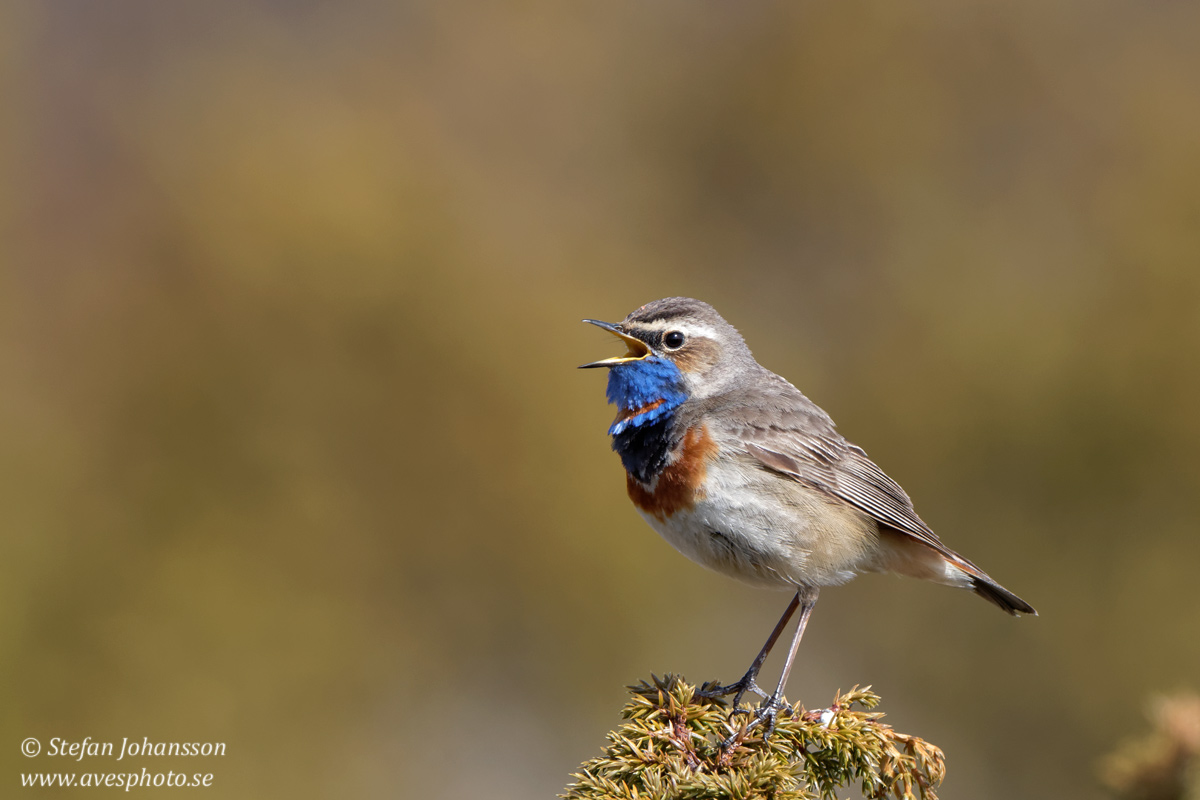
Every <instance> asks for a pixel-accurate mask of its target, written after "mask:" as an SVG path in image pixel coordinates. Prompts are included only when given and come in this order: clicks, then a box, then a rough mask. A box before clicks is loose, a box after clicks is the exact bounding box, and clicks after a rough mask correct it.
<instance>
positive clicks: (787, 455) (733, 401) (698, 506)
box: [580, 297, 1037, 732]
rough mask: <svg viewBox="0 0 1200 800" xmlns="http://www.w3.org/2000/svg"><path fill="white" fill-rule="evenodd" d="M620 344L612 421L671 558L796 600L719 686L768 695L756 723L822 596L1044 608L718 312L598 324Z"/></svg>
mask: <svg viewBox="0 0 1200 800" xmlns="http://www.w3.org/2000/svg"><path fill="white" fill-rule="evenodd" d="M584 322H588V323H591V324H592V325H597V326H599V327H601V328H603V329H605V330H606V331H608V332H610V333H612V334H614V335H615V336H617V337H618V338H619V339H621V340H622V341H623V342H624V343H625V345H626V348H627V352H626V353H625V354H624V355H620V356H616V357H614V358H606V359H604V360H602V361H595V362H592V363H590V364H584V365H583V366H582V367H580V368H581V369H586V368H595V367H605V368H607V369H608V371H609V372H608V401H609V402H610V403H612V404H614V405H616V407H617V416H616V419H615V420H614V421H613V423H612V426H611V427H610V428H609V431H608V432H609V434H610V435H611V437H612V447H613V450H615V451H616V452H617V454H618V455H619V456H620V457H621V463H622V465H623V466H624V467H625V473H626V488H627V490H628V493H629V498H630V499H631V500H632V501H633V504H634V505H635V506H636V507H637V510H638V512H639V513H640V514H641V515H642V517H643V518H644V519H645V520H646V522H648V523H649V524H650V527H652V528H654V530H656V531H658V533H659V534H661V535H662V537H663V538H664V539H666V540H667V541H668V542H670V543H671V545H673V546H674V547H675V549H677V550H679V552H681V553H683V554H684V555H685V556H687V557H688V558H690V559H691V560H693V561H695V562H697V563H698V564H701V565H703V566H705V567H709V568H710V569H714V570H716V571H718V572H722V573H724V574H726V575H730V576H732V577H734V578H738V579H740V580H742V581H745V582H747V583H750V584H754V585H757V586H764V587H774V588H786V589H789V590H791V591H793V592H794V593H795V594H794V597H793V598H792V600H791V602H790V603H789V604H788V607H787V609H786V610H785V611H784V613H783V616H782V617H781V618H780V619H779V622H778V624H776V626H775V629H774V630H773V631H772V632H771V635H770V637H769V638H768V639H767V642H766V644H765V645H764V646H763V648H762V650H761V651H760V652H759V654H758V656H757V657H756V658H755V659H754V661H753V663H752V664H751V665H750V668H749V669H748V670H747V671H746V674H745V675H744V676H743V677H742V678H741V679H740V680H738V681H737V682H735V683H732V684H729V685H728V686H719V687H714V688H711V689H709V690H708V692H709V694H711V695H713V696H723V695H728V694H733V695H735V697H734V703H733V705H734V708H735V710H736V709H738V708H739V706H740V704H741V701H742V698H743V697H744V696H745V694H746V693H747V692H751V693H753V694H756V695H758V696H760V697H762V698H763V702H762V703H761V704H760V705H759V706H758V708H757V709H756V710H755V711H754V719H753V720H752V721H751V723H750V725H751V726H753V725H757V724H761V723H762V722H764V721H766V722H767V724H768V728H767V730H768V732H769V731H770V730H771V729H773V728H774V725H775V719H776V715H777V714H778V711H779V709H780V708H781V707H782V697H783V690H784V686H785V684H786V683H787V679H788V674H789V673H790V672H791V668H792V663H793V661H794V660H795V657H796V648H797V646H798V645H799V644H800V639H801V637H802V636H803V635H804V628H805V626H806V624H807V623H808V618H809V615H810V614H811V613H812V610H813V606H814V605H815V604H816V601H817V594H818V592H819V591H820V589H821V587H824V586H836V585H838V584H841V583H845V582H846V581H848V580H850V579H851V578H853V577H854V576H855V575H857V574H859V573H863V572H892V573H897V574H900V575H907V576H910V577H914V578H921V579H924V580H929V581H935V582H937V583H944V584H948V585H950V586H957V587H960V588H963V589H970V590H971V591H973V592H975V594H978V595H979V596H980V597H983V598H984V599H986V600H988V601H990V602H992V603H994V604H995V605H997V606H999V607H1000V608H1001V609H1003V610H1004V611H1007V612H1008V613H1010V614H1013V615H1016V614H1018V613H1021V614H1037V612H1036V611H1034V609H1033V606H1031V605H1029V604H1028V603H1026V602H1025V601H1024V600H1022V599H1021V598H1019V597H1017V596H1016V595H1015V594H1013V593H1012V592H1010V591H1008V590H1007V589H1005V588H1004V587H1003V586H1001V585H1000V584H998V583H996V581H994V580H992V579H991V578H990V577H989V576H988V575H987V573H985V572H984V571H983V570H981V569H980V568H979V567H977V566H975V565H974V564H973V563H971V562H970V561H969V560H967V559H966V558H964V557H963V556H961V555H959V554H958V553H956V552H954V551H953V550H951V549H950V548H949V547H947V546H946V545H945V544H943V543H942V540H941V539H939V538H938V537H937V535H936V534H935V533H934V532H933V531H932V530H930V529H929V526H928V525H926V524H925V523H924V522H923V521H922V520H921V518H920V517H919V516H917V512H916V511H914V510H913V504H912V501H911V500H909V497H908V495H907V494H906V493H905V492H904V490H903V489H901V488H900V485H899V484H897V483H896V482H895V481H893V480H892V479H891V478H889V477H888V476H887V475H885V474H884V473H883V471H882V470H881V469H879V467H877V466H875V463H874V462H872V461H871V459H869V458H868V457H867V454H866V453H865V452H863V450H862V449H860V448H858V447H856V446H855V445H853V444H850V443H849V442H847V441H846V440H845V439H844V438H842V436H841V434H839V433H838V432H837V429H836V428H835V426H834V424H833V420H831V419H830V418H829V415H828V414H826V413H825V412H824V411H822V410H821V409H820V408H819V407H817V405H816V404H814V403H813V402H812V401H811V400H809V399H808V398H807V397H805V396H804V395H803V394H801V393H800V391H799V390H798V389H796V387H794V386H792V385H791V384H790V383H788V382H787V381H786V380H784V379H783V378H781V377H779V376H778V375H776V374H775V373H773V372H771V371H769V370H767V369H766V368H764V367H762V366H760V365H759V363H758V362H757V361H755V360H754V357H753V356H752V355H751V354H750V349H749V348H748V347H747V346H746V342H745V341H744V340H743V339H742V336H741V334H740V333H738V331H737V329H736V328H734V327H733V326H732V325H730V324H729V323H728V322H726V321H725V320H724V319H723V318H722V317H721V315H720V314H718V313H717V312H716V310H715V309H713V307H712V306H710V305H708V304H707V303H704V302H701V301H699V300H693V299H691V298H687V297H668V298H666V299H663V300H656V301H655V302H653V303H648V304H647V305H644V306H642V307H641V308H639V309H637V310H636V311H634V312H633V313H631V314H630V315H629V316H627V317H626V318H625V319H624V320H622V321H621V322H618V323H610V322H600V321H598V320H593V319H587V320H584ZM797 608H799V609H800V618H799V623H798V624H797V627H796V632H795V634H794V636H793V638H792V644H791V648H790V649H789V651H788V655H787V659H786V661H785V663H784V667H783V672H782V675H781V677H780V679H779V684H778V686H776V688H775V691H774V692H773V693H772V694H770V695H768V694H767V693H766V692H765V691H763V690H762V689H761V688H759V686H758V684H757V683H756V682H755V681H756V678H757V677H758V673H759V670H760V669H761V668H762V665H763V662H764V661H765V660H766V658H767V655H768V654H769V653H770V651H771V648H772V647H773V646H774V644H775V642H776V640H777V639H778V638H779V636H780V635H781V633H782V632H783V630H784V628H785V627H786V626H787V624H788V621H789V620H790V619H791V617H792V615H793V614H794V613H795V611H796V609H797Z"/></svg>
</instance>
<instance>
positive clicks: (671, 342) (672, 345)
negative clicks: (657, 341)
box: [663, 331, 684, 350]
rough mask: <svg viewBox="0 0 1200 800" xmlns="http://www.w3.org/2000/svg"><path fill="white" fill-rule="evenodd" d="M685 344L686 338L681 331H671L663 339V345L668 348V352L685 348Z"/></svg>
mask: <svg viewBox="0 0 1200 800" xmlns="http://www.w3.org/2000/svg"><path fill="white" fill-rule="evenodd" d="M683 342H684V336H683V334H682V333H680V332H679V331H671V332H670V333H668V334H667V335H666V336H664V337H663V344H665V345H666V346H667V349H668V350H678V349H679V348H681V347H683Z"/></svg>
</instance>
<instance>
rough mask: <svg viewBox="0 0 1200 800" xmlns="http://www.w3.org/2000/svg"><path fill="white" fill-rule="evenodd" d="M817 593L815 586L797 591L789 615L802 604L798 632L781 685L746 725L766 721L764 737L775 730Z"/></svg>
mask: <svg viewBox="0 0 1200 800" xmlns="http://www.w3.org/2000/svg"><path fill="white" fill-rule="evenodd" d="M817 594H818V590H817V588H816V587H815V586H814V587H808V586H804V587H801V588H800V589H799V590H798V591H797V592H796V597H795V599H793V600H792V605H791V606H790V607H789V609H788V616H791V612H792V609H793V608H795V604H796V603H799V604H800V622H798V623H797V624H796V633H795V635H793V636H792V646H791V648H790V649H789V650H788V654H787V660H786V661H784V662H783V674H782V675H780V676H779V685H778V686H776V687H775V693H774V694H772V695H771V696H770V697H767V698H766V699H764V700H763V703H762V705H760V706H759V707H758V708H757V709H755V711H754V719H752V720H750V724H749V725H747V726H746V730H747V731H748V730H750V729H751V728H753V727H755V726H756V725H761V724H762V723H763V722H764V721H765V722H766V723H767V730H766V732H765V733H764V734H763V738H764V739H768V738H770V736H771V734H772V733H774V732H775V719H776V717H777V716H778V715H779V710H780V709H781V708H783V687H784V686H785V685H787V679H788V675H789V674H791V672H792V664H793V663H794V662H795V660H796V650H797V649H799V647H800V639H801V638H803V637H804V629H805V627H807V626H808V618H809V616H810V615H811V614H812V610H813V606H815V605H816V604H817ZM755 688H757V687H755Z"/></svg>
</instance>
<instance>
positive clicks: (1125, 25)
mask: <svg viewBox="0 0 1200 800" xmlns="http://www.w3.org/2000/svg"><path fill="white" fill-rule="evenodd" d="M1197 30H1200V6H1197V5H1196V4H1193V3H1173V2H1164V3H1144V4H1131V3H1123V2H1115V0H1089V1H1088V2H1083V0H1079V1H1078V2H1045V0H1015V1H1014V0H990V1H988V2H978V3H973V2H921V3H893V2H858V1H857V0H848V1H847V0H839V1H838V2H803V3H795V2H779V3H753V2H752V3H713V2H705V3H696V2H682V0H677V1H674V2H660V3H625V2H580V3H557V2H520V3H511V4H505V5H501V4H492V3H485V4H478V5H476V4H448V3H433V2H425V3H373V2H356V3H341V4H332V3H316V2H269V0H254V1H253V2H246V1H245V0H239V2H234V1H233V0H209V2H204V3H160V2H152V1H151V0H142V1H141V2H115V3H85V2H65V1H64V2H53V3H7V4H4V5H3V6H0V268H2V272H0V375H2V378H0V384H2V388H0V509H2V510H3V516H2V520H3V522H2V527H3V533H2V535H0V687H2V691H3V696H2V697H0V787H7V788H0V793H2V794H4V795H5V796H24V795H23V794H22V790H21V789H20V788H19V780H18V775H19V773H20V772H21V771H24V770H42V771H52V770H74V769H80V770H87V771H109V770H116V769H118V768H122V769H123V768H124V767H125V766H126V765H125V764H122V765H116V764H113V763H112V762H110V761H106V760H103V759H91V760H87V761H84V762H83V763H82V764H78V765H76V764H74V763H71V762H62V761H61V760H60V763H57V764H56V763H55V760H54V759H50V758H47V757H45V756H43V757H40V758H37V759H25V758H23V757H21V756H20V754H19V744H20V742H21V740H22V739H24V738H26V737H29V736H36V737H38V738H40V739H42V740H43V744H45V743H46V742H48V741H49V739H50V738H51V737H54V736H58V737H63V738H67V739H72V740H81V739H83V738H84V737H85V736H91V737H92V738H93V739H100V740H117V741H119V740H120V739H121V738H122V737H125V736H128V737H130V738H135V739H138V740H140V739H141V737H143V736H145V737H149V738H150V739H152V740H168V741H170V740H182V741H224V742H226V743H227V748H228V755H227V756H226V757H225V758H224V759H221V760H208V761H204V762H202V761H201V760H199V759H193V760H170V761H169V760H159V761H153V760H140V761H138V762H137V763H135V764H133V765H132V766H134V767H136V768H139V769H140V767H142V766H146V767H148V768H149V769H150V770H151V771H155V770H157V769H163V770H165V769H167V768H171V769H175V770H183V771H185V772H189V773H190V772H193V771H206V772H207V771H211V772H213V773H214V775H215V779H214V787H213V788H211V789H208V790H206V791H205V792H203V794H204V796H206V797H208V796H211V797H229V798H260V797H289V798H293V797H294V798H309V797H312V798H325V797H330V798H332V797H337V798H342V797H354V798H357V797H364V798H366V797H372V798H373V797H422V798H460V797H487V798H492V799H498V800H505V799H506V798H530V797H548V796H551V795H553V794H554V793H555V792H557V791H559V790H560V789H561V788H562V787H563V786H564V785H565V783H566V782H567V780H568V778H567V776H568V773H569V772H570V771H572V770H573V769H575V768H576V767H577V765H578V764H579V762H580V761H581V760H583V759H584V758H585V757H588V756H590V755H593V754H595V753H596V752H597V751H598V749H599V748H600V746H601V744H602V742H603V735H604V733H605V731H607V730H608V729H609V728H610V727H612V726H614V725H615V724H616V723H617V721H618V717H617V714H618V709H619V707H620V705H621V704H622V703H623V701H624V697H625V693H624V689H623V688H622V687H623V686H624V685H625V684H626V683H630V682H633V681H636V680H637V679H639V678H642V677H647V676H648V675H649V674H650V672H652V671H654V672H658V673H662V672H667V671H675V672H682V673H683V674H685V675H686V676H688V677H689V678H691V679H693V680H704V679H709V678H723V679H726V680H729V679H732V678H735V677H736V676H738V675H740V674H741V672H742V670H744V668H745V667H746V665H747V664H748V662H749V660H750V658H751V657H752V656H753V654H754V653H755V651H756V650H757V648H758V646H759V645H760V644H761V642H762V640H763V638H765V636H766V634H767V632H768V631H769V630H770V628H771V625H772V624H773V623H774V621H775V619H776V616H777V615H778V613H779V612H780V611H781V610H782V607H783V605H784V604H785V603H786V601H787V597H786V596H785V595H783V594H774V593H771V592H765V591H760V590H755V589H750V588H745V587H742V586H740V585H737V584H735V583H734V582H732V581H730V580H728V579H726V578H724V577H721V576H718V575H714V574H711V573H708V572H706V571H705V570H703V569H701V568H699V567H696V566H694V565H693V564H691V563H689V562H687V561H686V560H685V559H684V558H683V557H682V556H680V555H678V554H677V553H675V552H674V551H672V550H671V549H670V547H669V546H667V545H666V544H665V543H664V542H662V541H661V540H660V539H659V538H658V537H657V536H656V535H654V534H653V532H652V531H650V529H649V528H648V527H646V526H645V525H644V523H642V522H641V521H640V519H639V518H638V517H637V515H636V513H635V512H634V510H633V508H632V507H631V506H630V504H629V503H628V501H627V499H626V498H625V493H624V477H623V475H622V473H621V469H620V465H619V462H618V460H617V458H616V457H615V456H614V455H613V454H612V453H610V452H609V448H608V440H607V437H606V436H605V430H606V427H607V424H608V422H609V420H610V419H611V415H612V410H611V409H610V408H608V407H606V405H605V402H604V391H603V383H604V376H603V375H601V374H598V373H596V372H577V371H575V369H574V367H575V366H576V365H577V364H580V363H583V362H585V361H591V360H594V359H596V358H601V357H604V356H608V355H613V354H614V353H615V352H616V351H615V350H614V345H615V344H616V343H615V342H614V341H613V340H611V337H608V336H607V335H605V334H603V333H602V332H600V331H598V330H596V329H594V328H591V327H589V326H585V325H581V324H580V323H579V320H580V318H582V317H595V318H600V319H619V318H621V317H623V316H624V315H625V314H626V313H627V312H628V311H630V310H631V309H633V308H635V307H636V306H638V305H640V304H642V303H645V302H648V301H650V300H653V299H655V298H658V297H662V296H666V295H672V294H685V295H691V296H696V297H699V298H702V299H705V300H707V301H709V302H711V303H713V304H714V305H715V306H716V307H717V308H718V309H719V310H720V311H721V312H722V313H723V314H724V315H725V316H726V317H727V318H728V319H729V320H730V321H731V322H733V323H734V324H735V325H737V326H738V327H739V328H740V329H741V330H742V331H743V333H744V334H745V336H746V338H747V340H748V341H749V343H750V345H751V347H752V348H753V349H754V352H755V354H756V356H757V357H758V358H759V360H760V361H761V362H762V363H764V364H765V365H766V366H768V367H769V368H771V369H773V370H775V371H777V372H779V373H781V374H783V375H784V376H785V377H787V378H789V379H790V380H791V381H792V382H793V383H795V384H796V385H797V386H799V387H800V388H801V389H802V390H803V391H804V392H805V393H806V394H808V395H809V396H810V397H811V398H812V399H814V400H815V401H816V402H818V403H819V404H821V405H822V406H823V407H824V408H825V409H826V410H828V411H829V412H830V413H831V414H832V415H833V417H834V418H835V419H836V420H837V421H838V423H839V425H840V427H841V430H842V432H843V433H845V434H846V435H847V437H848V438H850V439H851V440H852V441H854V442H857V443H859V444H861V445H862V446H863V447H865V449H866V450H867V451H868V452H869V453H870V454H871V455H872V457H873V458H874V459H875V460H876V461H877V462H878V463H880V464H881V465H882V466H883V468H884V469H885V470H887V471H888V472H889V473H890V474H891V475H892V476H893V477H894V478H896V479H897V480H898V481H900V482H901V483H902V484H903V485H904V486H905V487H906V488H907V489H908V491H909V493H910V494H911V495H912V496H913V497H914V498H915V500H916V505H917V509H918V511H919V512H920V513H921V514H922V515H923V516H924V518H925V519H926V521H928V522H929V523H930V525H931V526H932V527H933V528H934V529H935V530H936V531H938V532H939V534H940V535H941V536H942V537H943V539H945V540H946V541H947V543H949V544H950V545H951V546H952V547H955V548H956V549H959V550H961V551H962V552H963V553H965V554H966V555H968V556H969V557H970V558H972V559H974V560H975V561H977V562H978V563H979V564H980V565H981V566H983V567H984V568H985V569H986V570H988V571H989V572H990V573H991V574H992V575H993V576H994V577H996V578H997V579H998V580H999V581H1000V582H1002V583H1003V584H1004V585H1006V586H1007V587H1009V588H1010V589H1012V590H1013V591H1015V592H1017V593H1018V594H1020V595H1021V596H1022V597H1025V598H1026V599H1028V600H1029V601H1030V602H1032V603H1033V604H1034V605H1035V606H1036V607H1037V608H1038V609H1039V611H1040V612H1041V616H1040V617H1039V618H1023V619H1019V620H1014V619H1011V618H1008V617H1006V616H1004V615H1003V614H1000V613H998V612H997V611H996V609H994V608H991V607H989V606H988V605H987V604H985V603H983V602H982V601H980V600H978V599H977V598H974V597H972V596H971V595H969V594H967V593H965V592H955V591H953V590H950V589H947V588H944V587H938V586H930V585H926V584H921V583H918V582H915V581H905V580H900V579H893V578H889V577H866V578H862V579H860V580H858V581H855V582H854V583H852V584H850V585H848V586H846V587H842V588H838V589H831V590H829V591H827V592H825V593H824V594H823V596H822V601H821V603H820V605H819V606H818V608H817V611H816V613H815V615H814V617H813V622H812V624H811V625H810V627H809V632H808V635H807V637H806V640H805V642H804V646H803V649H802V651H801V655H800V661H799V665H798V667H797V670H796V672H795V674H794V675H793V678H792V681H791V684H790V687H789V695H790V696H791V698H792V699H800V700H803V701H804V702H806V703H807V704H808V705H810V706H812V707H817V706H820V705H821V704H823V703H826V702H828V700H829V698H831V697H832V694H833V691H834V690H835V689H837V688H838V687H841V688H843V689H845V688H849V687H850V686H851V685H852V684H855V683H859V684H868V683H869V684H873V685H874V687H875V688H876V690H878V691H879V692H881V693H882V695H883V697H884V707H883V710H885V711H887V712H889V717H888V720H889V721H890V722H892V723H893V724H894V725H896V726H897V727H898V728H900V729H901V730H904V731H906V732H911V733H916V734H918V735H921V736H923V737H925V738H927V739H930V740H931V741H933V742H935V743H938V744H940V745H942V746H943V747H944V748H945V750H946V752H947V756H948V761H949V767H950V776H949V779H948V781H947V784H946V791H945V793H944V795H945V796H946V797H969V798H974V799H975V800H999V799H1000V798H1012V797H1023V798H1088V797H1096V796H1099V794H1100V789H1099V788H1098V784H1097V782H1096V780H1095V778H1094V768H1095V764H1096V760H1097V759H1098V758H1099V757H1100V756H1101V755H1102V754H1103V753H1105V752H1106V751H1107V750H1109V749H1110V748H1111V747H1113V746H1114V745H1115V744H1116V743H1117V741H1118V740H1119V739H1120V737H1121V736H1122V735H1124V733H1125V732H1127V731H1128V730H1129V729H1131V728H1132V729H1140V728H1141V727H1142V726H1143V723H1142V721H1141V718H1142V714H1143V709H1144V707H1145V704H1146V701H1147V698H1148V697H1150V696H1151V695H1152V694H1153V693H1155V692H1158V691H1164V690H1170V689H1175V688H1179V687H1184V686H1189V685H1190V686H1193V687H1195V686H1196V684H1197V683H1198V682H1200V680H1198V678H1200V669H1198V667H1200V601H1198V600H1197V594H1196V577H1195V570H1196V568H1197V566H1198V565H1200V539H1198V537H1197V519H1198V512H1200V459H1198V458H1197V448H1198V446H1200V422H1198V421H1197V417H1198V413H1197V412H1198V409H1200V370H1198V368H1197V355H1198V351H1200V347H1198V345H1200V48H1197V47H1196V36H1195V32H1196V31H1197ZM777 669H778V664H777V662H775V661H772V662H771V664H770V665H769V667H768V674H769V675H770V676H773V675H775V674H777V673H776V671H777ZM769 679H770V678H769V677H768V680H769ZM14 787H18V788H14ZM25 791H28V792H29V795H30V796H34V795H37V796H41V797H55V796H62V797H81V796H83V791H82V790H80V791H76V792H59V793H57V794H56V793H55V792H53V791H49V790H41V791H36V792H35V791H33V790H25ZM165 791H166V790H162V791H160V792H153V791H151V792H150V794H153V795H157V794H161V793H165ZM175 791H176V792H183V794H187V795H188V796H192V795H193V794H194V795H195V796H200V794H199V793H200V792H201V790H190V791H184V790H175ZM92 794H94V795H95V796H97V797H105V796H116V795H117V794H118V793H117V792H115V791H112V792H106V791H99V792H96V791H94V790H93V792H92V793H91V794H89V795H88V796H92ZM122 796H124V795H122ZM179 796H182V794H180V795H179Z"/></svg>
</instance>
